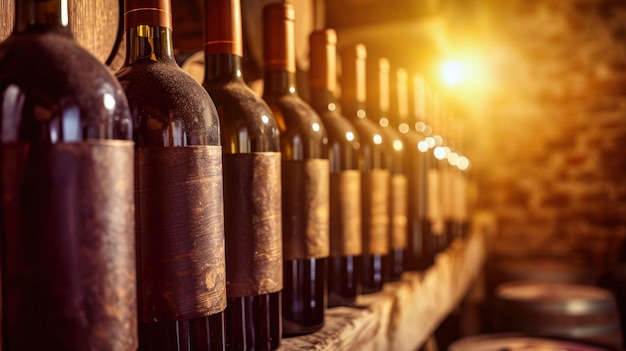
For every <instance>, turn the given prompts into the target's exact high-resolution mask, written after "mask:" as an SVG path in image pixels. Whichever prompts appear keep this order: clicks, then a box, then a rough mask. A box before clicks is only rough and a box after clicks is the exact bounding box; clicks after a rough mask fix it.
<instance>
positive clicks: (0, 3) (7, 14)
mask: <svg viewBox="0 0 626 351" xmlns="http://www.w3.org/2000/svg"><path fill="white" fill-rule="evenodd" d="M18 1H19V0H18ZM68 4H69V16H70V29H71V31H72V33H73V34H74V37H75V38H76V41H78V43H79V44H80V45H82V46H83V47H84V48H85V49H87V51H89V52H90V53H92V54H93V55H94V56H95V57H96V58H98V59H99V60H100V61H101V62H103V63H107V64H112V63H114V59H115V56H116V55H118V56H121V57H122V58H123V56H124V52H125V48H124V46H123V45H121V40H122V29H123V28H122V26H121V24H122V23H121V18H122V17H121V15H122V14H121V12H120V11H121V4H122V2H121V1H120V0H89V1H82V0H70V1H69V2H68ZM15 5H16V0H0V41H2V40H4V39H5V38H6V37H8V36H9V34H11V31H12V30H13V24H14V22H15V18H14V17H15V15H14V12H15ZM120 50H121V52H120V53H118V51H120ZM119 66H121V60H117V63H116V64H115V67H112V69H113V70H115V69H117V68H119Z"/></svg>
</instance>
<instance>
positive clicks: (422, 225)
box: [390, 68, 430, 271]
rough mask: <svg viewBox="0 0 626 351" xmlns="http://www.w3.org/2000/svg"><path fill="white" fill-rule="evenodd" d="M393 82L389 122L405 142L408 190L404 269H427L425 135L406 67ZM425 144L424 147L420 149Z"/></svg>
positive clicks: (395, 72)
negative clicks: (417, 125)
mask: <svg viewBox="0 0 626 351" xmlns="http://www.w3.org/2000/svg"><path fill="white" fill-rule="evenodd" d="M390 77H391V78H392V79H390V80H391V81H392V83H391V84H390V85H391V91H392V94H391V95H392V101H393V102H392V103H391V106H392V107H393V108H392V109H391V110H392V112H391V118H390V123H391V125H392V127H393V128H394V129H395V130H397V131H398V132H399V133H400V134H401V135H402V138H403V140H404V141H405V145H406V148H405V172H406V175H407V178H408V185H407V193H408V194H409V195H408V204H407V207H408V210H407V222H408V223H407V227H408V229H407V245H406V246H405V260H404V268H405V269H406V270H413V271H414V270H423V269H426V268H428V266H429V265H428V264H426V263H425V262H427V261H428V257H427V255H429V250H426V248H427V247H428V246H429V245H430V241H428V239H429V238H428V236H427V235H425V232H426V231H427V229H428V226H427V222H426V220H425V217H426V216H425V212H426V204H425V200H426V196H427V193H426V186H425V172H426V166H427V165H426V157H427V155H426V153H425V152H424V151H427V150H428V148H427V147H424V146H425V145H424V139H425V135H424V133H423V132H418V131H417V130H416V129H415V128H414V125H415V118H414V116H412V113H413V111H415V109H414V101H413V98H414V95H413V89H412V86H411V84H409V77H408V73H407V71H406V70H405V69H404V68H398V69H396V70H394V72H393V73H392V74H390ZM410 83H413V82H412V81H411V82H410ZM420 146H422V148H420Z"/></svg>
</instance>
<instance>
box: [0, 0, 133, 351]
mask: <svg viewBox="0 0 626 351" xmlns="http://www.w3.org/2000/svg"><path fill="white" fill-rule="evenodd" d="M15 18H16V22H15V27H14V30H13V33H12V34H11V36H10V37H9V38H7V40H6V41H4V42H3V43H2V44H0V106H2V108H0V138H1V146H0V164H1V166H0V169H1V172H2V177H1V178H0V179H1V180H0V196H1V198H2V207H1V209H2V210H1V211H0V233H2V234H1V235H2V237H1V244H0V246H1V248H2V254H1V257H2V260H1V263H0V267H2V274H1V276H2V284H1V285H2V290H3V291H2V303H1V306H2V317H1V319H2V328H3V333H2V334H3V335H2V336H3V338H2V344H1V345H0V348H2V349H4V350H134V349H136V347H137V331H136V327H137V316H136V277H135V271H136V269H135V233H134V229H135V214H134V197H133V171H134V167H133V152H134V151H133V150H134V148H133V142H132V128H133V122H132V119H131V116H130V113H129V110H128V103H127V100H126V97H125V96H124V92H123V91H122V88H121V87H120V85H119V83H118V82H117V81H116V80H115V78H114V77H113V76H112V75H111V73H110V72H109V71H108V69H107V68H106V67H105V66H104V65H103V64H102V63H101V62H99V61H98V60H97V59H96V58H95V57H93V56H92V55H91V54H89V53H88V52H87V51H85V50H84V49H83V48H81V47H80V46H79V44H78V43H77V42H76V41H74V39H73V37H72V34H71V33H70V30H69V28H68V9H67V2H66V1H60V0H38V1H34V0H23V1H17V2H16V13H15Z"/></svg>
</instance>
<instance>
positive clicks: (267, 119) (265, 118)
mask: <svg viewBox="0 0 626 351" xmlns="http://www.w3.org/2000/svg"><path fill="white" fill-rule="evenodd" d="M261 121H262V122H263V123H265V124H267V123H269V121H270V118H269V117H268V116H266V115H263V116H261Z"/></svg>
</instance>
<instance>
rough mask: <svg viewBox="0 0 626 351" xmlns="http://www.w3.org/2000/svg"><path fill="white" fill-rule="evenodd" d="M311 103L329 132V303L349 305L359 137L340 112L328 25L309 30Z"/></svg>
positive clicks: (353, 285) (355, 288) (355, 264)
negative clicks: (322, 28) (325, 27)
mask: <svg viewBox="0 0 626 351" xmlns="http://www.w3.org/2000/svg"><path fill="white" fill-rule="evenodd" d="M309 48H310V49H309V53H310V58H311V65H310V70H309V88H310V96H311V106H312V107H313V108H314V109H315V111H317V113H318V114H319V116H320V118H321V119H322V122H323V123H324V126H325V127H326V133H327V134H328V150H329V151H328V152H329V160H331V162H330V189H331V190H330V256H329V258H328V307H336V306H350V305H353V304H354V303H355V301H356V297H357V295H358V294H359V293H360V289H361V281H360V278H361V276H360V270H359V269H360V264H361V262H360V257H361V252H362V245H361V174H360V171H359V139H358V133H357V131H356V129H355V128H354V126H352V124H351V123H350V122H348V120H347V119H346V118H345V117H343V116H342V115H341V114H340V113H339V106H338V103H337V101H336V100H335V90H336V85H337V69H336V61H337V34H336V33H335V31H334V30H332V29H327V30H319V31H314V32H313V33H311V35H310V36H309Z"/></svg>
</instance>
